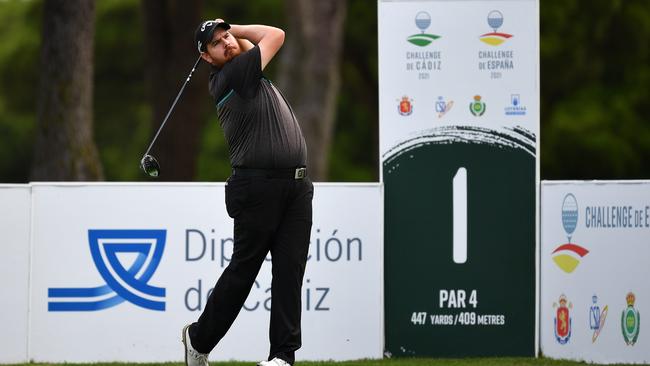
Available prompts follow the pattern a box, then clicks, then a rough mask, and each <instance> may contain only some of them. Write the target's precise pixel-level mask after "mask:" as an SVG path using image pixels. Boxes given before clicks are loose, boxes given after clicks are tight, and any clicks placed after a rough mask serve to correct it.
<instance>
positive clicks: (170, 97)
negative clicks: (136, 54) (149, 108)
mask: <svg viewBox="0 0 650 366" xmlns="http://www.w3.org/2000/svg"><path fill="white" fill-rule="evenodd" d="M142 7H143V13H144V34H145V36H144V39H145V47H146V49H145V50H146V55H147V56H146V59H147V60H148V67H147V79H148V83H149V92H150V96H151V103H152V105H153V115H152V116H153V117H152V118H153V121H152V126H153V127H154V128H153V129H152V133H151V136H152V137H153V136H154V134H155V133H156V130H157V129H158V127H159V126H160V124H161V123H162V122H163V119H164V118H165V115H166V114H167V112H168V111H169V108H170V107H171V105H172V103H173V101H174V98H176V95H177V94H178V91H179V90H180V88H181V86H182V85H183V83H184V82H185V79H186V78H187V75H188V74H189V73H190V70H191V68H192V66H193V65H194V62H195V61H196V59H197V58H198V56H199V54H198V51H197V49H196V45H195V44H194V31H195V29H196V27H197V25H198V24H199V22H200V21H201V1H200V0H143V1H142ZM208 70H209V67H208V66H207V64H206V63H205V62H203V61H202V62H201V63H200V64H199V66H197V70H196V72H195V73H194V75H193V76H192V79H191V80H190V82H189V83H188V85H187V86H186V88H185V91H184V92H183V95H182V96H181V97H180V99H179V101H178V103H177V104H176V107H175V108H174V111H173V112H172V114H171V116H170V117H169V120H168V121H167V123H166V124H165V127H164V129H163V130H162V131H161V133H160V136H159V137H158V139H157V140H156V143H155V145H154V147H153V149H152V152H151V154H152V155H153V156H155V157H156V159H158V162H159V163H160V170H161V176H160V179H161V180H165V181H191V180H193V179H194V177H195V171H196V165H197V155H198V152H199V146H200V133H201V130H202V128H203V122H202V121H201V116H202V113H201V107H202V106H203V103H201V101H202V100H205V99H206V98H208V87H207V78H208V76H207V75H208ZM143 152H144V151H143Z"/></svg>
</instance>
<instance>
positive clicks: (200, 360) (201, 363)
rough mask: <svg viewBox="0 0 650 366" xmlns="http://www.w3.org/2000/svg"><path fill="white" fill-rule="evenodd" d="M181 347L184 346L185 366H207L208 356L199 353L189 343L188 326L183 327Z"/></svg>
mask: <svg viewBox="0 0 650 366" xmlns="http://www.w3.org/2000/svg"><path fill="white" fill-rule="evenodd" d="M183 345H184V346H185V365H186V366H208V354H207V353H199V352H198V351H197V350H195V349H194V347H192V342H190V325H189V324H188V325H186V326H185V327H183Z"/></svg>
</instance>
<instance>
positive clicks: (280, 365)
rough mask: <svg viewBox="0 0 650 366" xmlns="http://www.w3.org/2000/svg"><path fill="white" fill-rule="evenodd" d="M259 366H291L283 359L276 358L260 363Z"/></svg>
mask: <svg viewBox="0 0 650 366" xmlns="http://www.w3.org/2000/svg"><path fill="white" fill-rule="evenodd" d="M257 366H291V365H290V364H289V363H288V362H287V361H285V360H283V359H281V358H277V357H276V358H274V359H272V360H271V361H260V362H258V363H257Z"/></svg>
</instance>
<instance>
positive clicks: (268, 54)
mask: <svg viewBox="0 0 650 366" xmlns="http://www.w3.org/2000/svg"><path fill="white" fill-rule="evenodd" d="M229 32H230V34H232V35H233V36H234V37H235V38H243V39H247V40H249V41H251V42H253V43H255V44H257V46H258V47H259V48H260V55H261V58H262V70H264V68H265V67H266V65H268V63H269V62H270V61H271V59H272V58H273V56H275V54H276V53H277V52H278V50H279V49H280V47H282V44H283V43H284V31H283V30H282V29H280V28H275V27H270V26H268V25H258V24H253V25H236V24H231V25H230V30H229Z"/></svg>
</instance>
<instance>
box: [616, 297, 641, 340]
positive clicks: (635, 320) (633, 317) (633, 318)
mask: <svg viewBox="0 0 650 366" xmlns="http://www.w3.org/2000/svg"><path fill="white" fill-rule="evenodd" d="M625 301H626V302H627V307H626V308H625V310H623V313H622V314H621V330H622V331H623V339H624V340H625V344H627V345H628V346H634V344H635V343H636V341H637V339H639V330H640V329H641V323H640V321H641V315H639V310H637V309H635V308H634V302H635V301H636V296H634V293H633V292H629V293H628V294H627V296H626V297H625Z"/></svg>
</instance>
